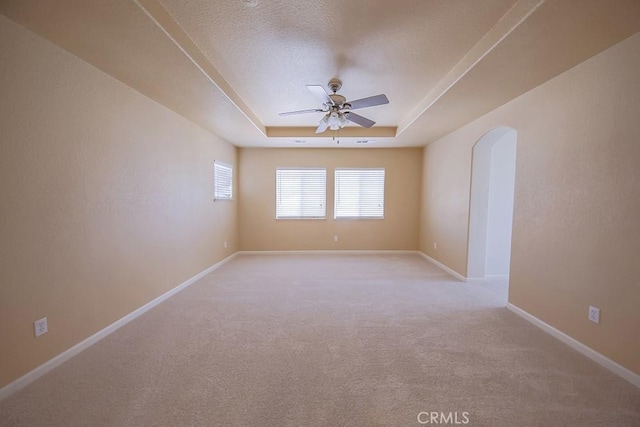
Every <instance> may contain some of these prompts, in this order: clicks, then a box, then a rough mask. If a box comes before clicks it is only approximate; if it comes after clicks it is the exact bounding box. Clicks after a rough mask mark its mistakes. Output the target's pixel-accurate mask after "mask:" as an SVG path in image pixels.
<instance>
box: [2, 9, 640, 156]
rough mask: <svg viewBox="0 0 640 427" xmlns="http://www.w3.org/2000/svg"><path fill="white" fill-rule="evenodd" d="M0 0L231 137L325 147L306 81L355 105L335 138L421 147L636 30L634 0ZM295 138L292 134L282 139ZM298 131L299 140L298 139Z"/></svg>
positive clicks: (25, 20) (16, 16)
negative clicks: (368, 100) (365, 104)
mask: <svg viewBox="0 0 640 427" xmlns="http://www.w3.org/2000/svg"><path fill="white" fill-rule="evenodd" d="M0 11H1V12H2V13H3V14H5V15H6V16H8V17H9V18H10V19H13V20H15V21H16V22H18V23H21V24H22V25H24V26H26V27H28V28H30V29H32V30H34V31H35V32H37V33H39V34H41V35H43V36H44V37H46V38H48V39H50V40H51V41H53V42H54V43H56V44H58V45H60V46H61V47H63V48H64V49H66V50H68V51H70V52H72V53H74V54H75V55H77V56H78V57H80V58H83V59H84V60H86V61H88V62H89V63H91V64H93V65H95V66H96V67H97V68H99V69H101V70H103V71H105V72H106V73H108V74H110V75H112V76H113V77H115V78H117V79H119V80H121V81H122V82H124V83H125V84H127V85H129V86H131V87H133V88H135V89H137V90H139V91H140V92H142V93H144V94H146V95H147V96H149V97H151V98H153V99H155V100H156V101H158V102H160V103H162V104H164V105H165V106H167V107H168V108H170V109H172V110H174V111H176V112H177V113H179V114H181V115H183V116H185V117H187V118H188V119H190V120H192V121H194V122H195V123H197V124H199V125H201V126H202V127H204V128H206V129H209V130H211V131H212V132H213V133H215V134H217V135H219V136H220V137H222V138H224V139H226V140H228V141H229V142H231V143H234V144H236V145H239V146H298V147H300V146H309V147H311V146H333V144H334V143H333V142H332V141H331V132H330V131H328V132H327V133H325V134H322V136H321V137H318V136H317V135H316V134H315V133H314V130H315V127H316V126H317V124H318V121H319V119H320V118H321V117H322V114H320V113H314V114H307V115H299V116H285V117H282V116H279V115H278V113H279V112H283V111H289V110H301V109H308V108H319V107H321V105H320V103H319V101H318V100H317V99H316V98H315V97H314V96H313V95H312V94H311V93H310V92H309V91H307V89H306V87H305V86H306V85H309V84H319V85H326V83H327V82H328V81H329V79H331V78H332V77H339V78H340V79H342V81H343V87H342V89H341V90H340V92H339V93H341V94H342V95H344V96H345V97H346V98H347V99H348V100H353V99H357V98H362V97H367V96H370V95H377V94H379V93H384V94H386V95H387V97H388V98H389V100H390V103H389V104H387V105H382V106H377V107H371V108H367V109H362V110H358V113H359V114H361V115H363V116H366V117H368V118H370V119H372V120H375V121H376V122H377V124H376V126H374V127H372V128H371V129H365V128H362V127H359V126H357V125H355V124H350V125H349V126H348V127H347V128H345V129H343V130H341V131H340V141H341V144H340V146H341V147H345V146H353V145H356V141H362V140H370V141H371V140H373V142H370V143H369V144H366V145H365V144H358V146H361V147H362V146H371V147H373V146H375V147H382V146H415V145H424V144H426V143H429V142H431V141H433V140H435V139H437V138H438V137H440V136H442V135H444V134H446V133H448V132H451V131H452V130H454V129H456V128H457V127H460V126H462V125H464V124H465V123H467V122H469V121H471V120H473V119H474V118H476V117H479V116H480V115H482V114H484V113H486V112H488V111H491V110H492V109H494V108H496V107H498V106H500V105H502V104H504V103H505V102H508V101H509V100H511V99H513V98H514V97H517V96H519V95H521V94H522V93H524V92H526V91H527V90H530V89H532V88H533V87H535V86H537V85H539V84H541V83H543V82H544V81H546V80H548V79H549V78H552V77H553V76H555V75H557V74H559V73H561V72H563V71H565V70H567V69H568V68H570V67H572V66H574V65H576V64H578V63H579V62H581V61H583V60H585V59H587V58H589V57H590V56H593V55H594V54H596V53H598V52H600V51H602V50H604V49H606V48H607V47H609V46H611V45H613V44H615V43H617V42H619V41H621V40H622V39H624V38H626V37H628V36H630V35H632V34H634V33H635V32H637V31H639V30H640V1H638V0H608V1H602V0H547V1H544V0H519V1H516V0H482V1H477V0H456V1H445V0H395V1H393V2H388V1H370V0H350V1H344V0H323V1H321V0H306V1H304V2H301V1H297V0H258V2H257V5H256V6H255V7H247V5H246V4H245V1H243V0H226V1H222V0H218V1H212V0H162V1H158V0H137V1H133V0H113V1H109V2H105V1H103V0H57V1H55V2H54V1H41V0H15V1H13V0H9V1H2V2H0ZM294 141H298V143H296V142H294ZM299 141H305V142H304V143H302V144H301V143H299Z"/></svg>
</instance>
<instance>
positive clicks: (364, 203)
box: [334, 169, 384, 219]
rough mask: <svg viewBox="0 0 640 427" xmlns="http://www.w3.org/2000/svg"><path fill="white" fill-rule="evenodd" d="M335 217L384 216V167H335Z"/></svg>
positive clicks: (380, 217) (378, 217)
mask: <svg viewBox="0 0 640 427" xmlns="http://www.w3.org/2000/svg"><path fill="white" fill-rule="evenodd" d="M334 217H335V218H377V219H382V218H384V169H336V191H335V212H334Z"/></svg>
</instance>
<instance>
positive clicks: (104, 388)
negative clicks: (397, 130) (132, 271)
mask: <svg viewBox="0 0 640 427" xmlns="http://www.w3.org/2000/svg"><path fill="white" fill-rule="evenodd" d="M505 304H506V286H505V284H504V283H503V284H500V283H469V284H465V283H461V282H458V281H456V280H454V279H452V278H450V277H449V276H447V275H445V274H444V273H442V272H441V271H440V270H438V269H437V268H436V267H434V266H432V265H431V264H429V263H428V262H426V261H424V260H423V259H422V258H420V257H419V256H417V255H384V256H383V255H282V256H280V255H277V256H276V255H260V256H250V255H244V256H239V257H237V258H235V259H234V260H232V261H231V262H229V263H228V264H226V265H225V266H223V267H222V268H220V269H219V270H217V271H215V272H213V273H212V274H210V275H208V276H207V277H205V278H204V279H202V280H200V281H199V282H198V283H196V284H194V285H192V286H191V287H189V288H187V289H186V290H184V291H183V292H181V293H179V294H177V295H176V296H174V297H172V298H170V299H169V300H167V301H166V302H164V303H163V304H161V305H159V306H158V307H156V308H154V309H153V310H151V311H149V312H148V313H146V314H144V315H143V316H141V317H140V318H138V319H136V320H135V321H133V322H132V323H130V324H128V325H126V326H125V327H123V328H121V329H120V330H118V331H117V332H115V333H113V334H111V335H110V336H108V337H107V338H105V339H104V340H102V341H100V342H99V343H97V344H96V345H94V346H92V347H90V348H89V349H87V350H85V351H84V352H83V353H81V354H79V355H78V356H76V357H74V358H72V359H71V360H69V361H68V362H66V363H65V364H63V365H62V366H60V367H58V368H57V369H55V370H54V371H52V372H51V373H49V374H48V375H46V376H44V377H43V378H41V379H40V380H38V381H36V382H35V383H33V384H31V385H29V386H27V387H26V388H24V389H23V390H21V391H19V392H18V393H16V394H14V395H12V396H10V397H9V398H7V399H5V400H4V401H2V402H0V424H2V425H9V426H13V425H25V426H186V425H191V426H213V425H220V426H419V425H420V424H419V423H418V420H417V416H418V414H419V413H420V412H444V413H445V414H448V413H449V412H458V423H462V422H463V421H464V419H465V418H464V417H463V416H464V414H463V412H466V413H468V415H466V417H467V418H468V420H469V423H468V425H471V426H638V425H640V390H638V389H637V388H635V387H634V386H632V385H631V384H629V383H627V382H625V381H624V380H622V379H620V378H618V377H616V376H615V375H613V374H611V373H610V372H608V371H606V370H605V369H604V368H602V367H600V366H598V365H596V364H595V363H593V362H592V361H590V360H589V359H587V358H585V357H583V356H582V355H580V354H578V353H576V352H575V351H574V350H572V349H570V348H569V347H567V346H566V345H564V344H562V343H561V342H559V341H557V340H555V339H554V338H552V337H550V336H548V335H547V334H545V333H544V332H542V331H540V330H538V329H537V328H536V327H534V326H532V325H530V324H529V323H527V322H526V321H524V320H522V319H520V318H519V317H517V316H516V315H514V314H513V313H511V312H509V311H508V310H507V309H506V308H504V306H505ZM452 415H453V414H452ZM423 420H424V418H423Z"/></svg>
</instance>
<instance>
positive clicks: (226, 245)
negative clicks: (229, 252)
mask: <svg viewBox="0 0 640 427" xmlns="http://www.w3.org/2000/svg"><path fill="white" fill-rule="evenodd" d="M228 246H229V245H228V244H227V242H226V241H225V242H224V248H225V249H227V247H228Z"/></svg>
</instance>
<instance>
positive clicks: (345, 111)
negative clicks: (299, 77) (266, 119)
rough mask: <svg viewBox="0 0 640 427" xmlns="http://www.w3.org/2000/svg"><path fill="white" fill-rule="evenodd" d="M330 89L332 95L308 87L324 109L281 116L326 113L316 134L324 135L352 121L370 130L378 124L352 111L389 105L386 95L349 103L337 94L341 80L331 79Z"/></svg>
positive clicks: (287, 113) (322, 90) (323, 90)
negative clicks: (328, 130) (323, 133)
mask: <svg viewBox="0 0 640 427" xmlns="http://www.w3.org/2000/svg"><path fill="white" fill-rule="evenodd" d="M328 87H329V89H331V92H332V93H329V92H327V91H326V89H325V88H324V87H322V86H320V85H307V89H309V90H310V91H311V92H312V93H313V94H314V95H315V96H317V97H318V98H319V99H320V100H321V101H322V108H315V109H310V110H299V111H288V112H286V113H280V114H279V115H280V116H291V115H294V114H306V113H326V114H325V115H324V117H322V119H321V120H320V124H319V125H318V128H317V129H316V133H322V132H324V131H326V130H327V128H328V129H331V130H338V129H340V128H342V127H345V126H346V125H347V123H349V122H350V121H351V122H353V123H356V124H359V125H360V126H363V127H365V128H370V127H371V126H373V125H375V124H376V122H374V121H373V120H369V119H367V118H366V117H362V116H361V115H359V114H356V113H354V112H352V110H356V109H358V108H366V107H374V106H376V105H382V104H388V103H389V100H388V99H387V97H386V95H384V94H381V95H375V96H369V97H367V98H362V99H356V100H355V101H349V102H347V99H346V98H345V97H344V96H342V95H339V94H338V93H337V92H338V91H339V90H340V88H341V87H342V81H340V80H339V79H331V80H330V81H329V84H328Z"/></svg>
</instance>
